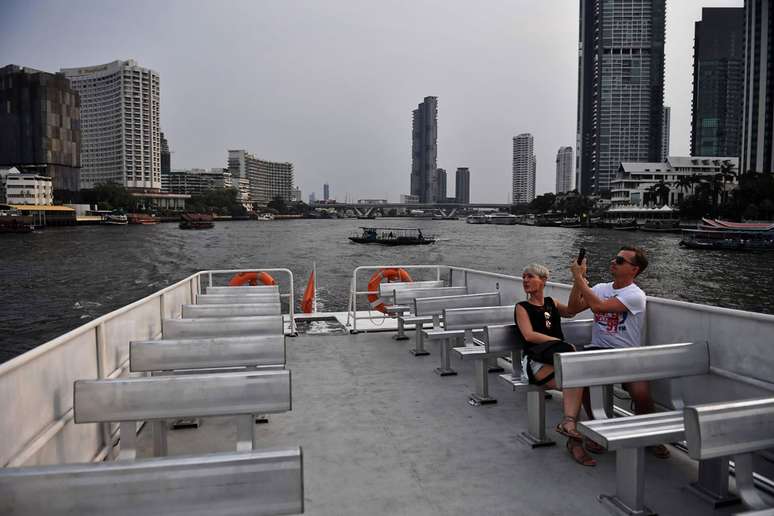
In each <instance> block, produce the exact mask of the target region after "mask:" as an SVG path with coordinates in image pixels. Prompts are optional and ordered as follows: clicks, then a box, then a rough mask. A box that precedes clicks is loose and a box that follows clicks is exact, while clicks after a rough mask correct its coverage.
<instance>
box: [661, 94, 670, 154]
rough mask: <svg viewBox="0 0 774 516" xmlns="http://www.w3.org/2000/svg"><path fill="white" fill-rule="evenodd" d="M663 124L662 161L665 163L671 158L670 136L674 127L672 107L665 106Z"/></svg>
mask: <svg viewBox="0 0 774 516" xmlns="http://www.w3.org/2000/svg"><path fill="white" fill-rule="evenodd" d="M661 124H662V125H661V161H664V160H666V159H667V158H668V157H669V135H670V133H671V130H670V129H671V125H672V108H671V107H669V106H664V111H663V115H662V122H661Z"/></svg>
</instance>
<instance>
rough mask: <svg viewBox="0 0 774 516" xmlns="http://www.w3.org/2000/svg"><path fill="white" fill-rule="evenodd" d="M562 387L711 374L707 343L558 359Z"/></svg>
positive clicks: (562, 355)
mask: <svg viewBox="0 0 774 516" xmlns="http://www.w3.org/2000/svg"><path fill="white" fill-rule="evenodd" d="M554 368H555V374H556V383H557V385H558V386H559V387H562V388H564V387H590V386H593V385H612V384H615V383H622V382H636V381H640V380H658V379H662V378H679V377H681V376H691V375H697V374H707V373H709V351H708V348H707V343H706V342H687V343H681V344H664V345H661V346H643V347H638V348H623V349H609V350H608V349H606V350H602V351H581V352H576V353H559V354H557V355H554Z"/></svg>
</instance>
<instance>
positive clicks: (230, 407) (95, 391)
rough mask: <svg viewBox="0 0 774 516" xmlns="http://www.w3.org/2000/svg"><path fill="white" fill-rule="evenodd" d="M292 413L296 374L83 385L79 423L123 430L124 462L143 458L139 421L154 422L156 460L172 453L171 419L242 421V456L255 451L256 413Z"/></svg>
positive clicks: (78, 390)
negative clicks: (169, 447) (139, 453)
mask: <svg viewBox="0 0 774 516" xmlns="http://www.w3.org/2000/svg"><path fill="white" fill-rule="evenodd" d="M290 409H291V396H290V371H289V370H287V369H283V370H274V371H248V372H240V373H212V374H195V375H194V374H192V375H184V376H150V377H148V376H146V377H138V378H117V379H110V380H77V381H76V382H75V384H74V396H73V416H74V420H75V422H76V423H112V422H118V423H119V425H120V430H119V431H120V437H121V441H120V446H121V449H120V452H119V456H118V458H119V460H133V459H135V458H136V456H137V430H136V428H137V425H136V422H137V421H152V426H153V455H154V456H163V455H166V454H167V427H166V422H165V420H166V419H174V418H200V417H214V416H238V417H237V445H236V449H237V451H246V450H254V449H255V444H256V434H255V423H254V420H255V414H266V413H277V412H286V411H288V410H290Z"/></svg>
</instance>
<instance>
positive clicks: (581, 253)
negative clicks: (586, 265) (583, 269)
mask: <svg viewBox="0 0 774 516" xmlns="http://www.w3.org/2000/svg"><path fill="white" fill-rule="evenodd" d="M585 257H586V248H585V247H581V248H580V251H578V265H580V264H582V263H583V259H584V258H585Z"/></svg>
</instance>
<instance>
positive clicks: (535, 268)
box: [521, 263, 550, 281]
mask: <svg viewBox="0 0 774 516" xmlns="http://www.w3.org/2000/svg"><path fill="white" fill-rule="evenodd" d="M521 273H522V274H526V273H529V274H534V275H535V276H537V277H539V278H543V279H544V280H546V281H548V276H549V274H550V271H549V270H548V267H546V266H545V265H541V264H539V263H530V264H529V265H527V266H526V267H524V269H523V270H522V271H521Z"/></svg>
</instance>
